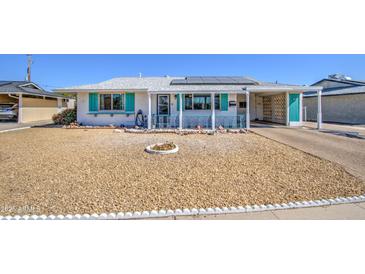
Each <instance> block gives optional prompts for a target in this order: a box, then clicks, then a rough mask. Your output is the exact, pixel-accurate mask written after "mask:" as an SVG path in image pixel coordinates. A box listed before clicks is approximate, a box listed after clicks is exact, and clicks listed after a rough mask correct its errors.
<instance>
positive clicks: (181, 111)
mask: <svg viewBox="0 0 365 274" xmlns="http://www.w3.org/2000/svg"><path fill="white" fill-rule="evenodd" d="M179 99H180V100H179V130H182V126H183V116H182V115H183V109H182V108H183V103H182V100H183V96H182V93H179Z"/></svg>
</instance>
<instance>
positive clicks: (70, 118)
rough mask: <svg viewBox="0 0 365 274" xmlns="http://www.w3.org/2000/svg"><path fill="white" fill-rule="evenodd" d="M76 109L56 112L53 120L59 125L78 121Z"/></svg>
mask: <svg viewBox="0 0 365 274" xmlns="http://www.w3.org/2000/svg"><path fill="white" fill-rule="evenodd" d="M76 119H77V115H76V109H65V110H64V111H62V112H60V113H57V114H54V115H53V116H52V120H53V122H54V123H55V124H57V125H69V124H71V123H74V122H76Z"/></svg>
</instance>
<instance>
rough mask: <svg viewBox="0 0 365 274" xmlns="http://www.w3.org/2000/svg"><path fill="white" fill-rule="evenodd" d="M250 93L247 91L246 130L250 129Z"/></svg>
mask: <svg viewBox="0 0 365 274" xmlns="http://www.w3.org/2000/svg"><path fill="white" fill-rule="evenodd" d="M250 122H251V121H250V92H249V91H246V129H250V127H251V125H250Z"/></svg>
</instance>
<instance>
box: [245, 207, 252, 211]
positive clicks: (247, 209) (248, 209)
mask: <svg viewBox="0 0 365 274" xmlns="http://www.w3.org/2000/svg"><path fill="white" fill-rule="evenodd" d="M245 208H246V212H251V211H253V207H252V206H249V205H247V206H246V207H245Z"/></svg>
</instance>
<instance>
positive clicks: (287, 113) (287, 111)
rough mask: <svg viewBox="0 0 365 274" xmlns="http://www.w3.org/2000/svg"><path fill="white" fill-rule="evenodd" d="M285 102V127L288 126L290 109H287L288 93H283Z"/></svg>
mask: <svg viewBox="0 0 365 274" xmlns="http://www.w3.org/2000/svg"><path fill="white" fill-rule="evenodd" d="M285 100H286V102H285V103H286V126H289V124H290V120H289V119H290V116H289V114H290V108H289V92H285Z"/></svg>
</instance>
